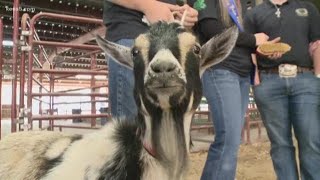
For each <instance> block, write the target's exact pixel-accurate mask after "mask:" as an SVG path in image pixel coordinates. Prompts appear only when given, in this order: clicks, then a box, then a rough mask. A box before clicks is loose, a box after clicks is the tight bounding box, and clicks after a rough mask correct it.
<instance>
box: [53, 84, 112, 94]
mask: <svg viewBox="0 0 320 180" xmlns="http://www.w3.org/2000/svg"><path fill="white" fill-rule="evenodd" d="M102 87H108V85H106V84H103V85H98V86H91V87H82V88H76V89H68V90H63V91H57V92H60V93H62V92H64V93H66V92H72V91H80V90H84V89H96V88H102Z"/></svg>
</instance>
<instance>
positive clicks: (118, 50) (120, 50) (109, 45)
mask: <svg viewBox="0 0 320 180" xmlns="http://www.w3.org/2000/svg"><path fill="white" fill-rule="evenodd" d="M96 41H97V43H98V45H99V46H100V47H101V48H102V49H103V51H104V52H105V53H106V54H107V55H108V56H110V57H112V58H113V59H114V60H115V61H116V62H117V63H119V64H121V65H123V66H126V67H128V68H130V69H132V68H133V61H132V59H131V49H130V48H128V47H125V46H121V45H119V44H116V43H113V42H110V41H107V40H105V39H103V38H102V37H100V36H96Z"/></svg>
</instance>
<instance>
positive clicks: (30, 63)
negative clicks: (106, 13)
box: [27, 13, 107, 123]
mask: <svg viewBox="0 0 320 180" xmlns="http://www.w3.org/2000/svg"><path fill="white" fill-rule="evenodd" d="M43 17H46V18H53V19H63V20H70V21H76V22H84V23H95V24H101V25H103V21H102V20H101V19H92V18H85V17H78V16H70V15H64V14H54V13H38V14H36V15H34V16H33V18H32V19H31V21H30V32H31V33H30V35H29V39H28V44H29V46H30V52H29V56H28V60H29V61H28V91H27V93H28V101H27V107H28V109H29V113H28V121H29V122H30V123H31V122H32V119H34V117H32V97H33V96H35V95H37V93H35V94H32V83H33V79H32V76H33V73H36V72H38V73H45V72H44V71H43V70H42V71H41V70H34V69H33V56H32V52H33V49H34V45H35V44H42V45H54V46H63V47H74V48H78V49H82V48H84V49H94V50H99V49H100V48H99V47H98V46H93V45H78V44H70V43H69V44H67V43H59V42H46V41H34V39H33V33H34V30H35V27H34V26H35V22H36V21H37V20H38V19H40V18H43ZM47 73H57V74H70V71H57V70H49V72H48V70H47ZM100 73H101V72H95V73H93V72H89V75H91V74H100ZM71 74H85V72H79V71H73V72H72V73H71ZM106 74H107V73H101V74H100V75H106ZM40 95H41V96H42V95H44V94H42V93H38V96H40ZM46 95H50V96H61V94H58V93H47V94H46ZM89 95H91V94H89ZM68 96H70V95H69V94H68ZM51 117H54V116H51ZM54 119H57V117H54Z"/></svg>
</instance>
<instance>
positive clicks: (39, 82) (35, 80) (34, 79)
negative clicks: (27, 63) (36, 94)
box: [32, 74, 50, 92]
mask: <svg viewBox="0 0 320 180" xmlns="http://www.w3.org/2000/svg"><path fill="white" fill-rule="evenodd" d="M39 76H40V77H41V78H42V79H41V81H39V80H38V79H36V78H34V77H32V80H33V81H34V82H35V83H37V84H38V85H39V86H40V87H42V89H44V90H45V91H46V92H50V91H49V89H47V88H46V87H45V86H44V85H43V84H42V80H43V74H40V75H39Z"/></svg>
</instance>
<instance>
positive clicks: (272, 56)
mask: <svg viewBox="0 0 320 180" xmlns="http://www.w3.org/2000/svg"><path fill="white" fill-rule="evenodd" d="M280 40H281V38H280V37H277V38H275V39H273V40H271V41H268V42H267V43H269V44H273V43H277V42H280ZM282 55H283V53H281V52H275V53H273V54H271V55H269V56H268V58H269V59H272V60H277V59H279V58H281V57H282Z"/></svg>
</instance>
